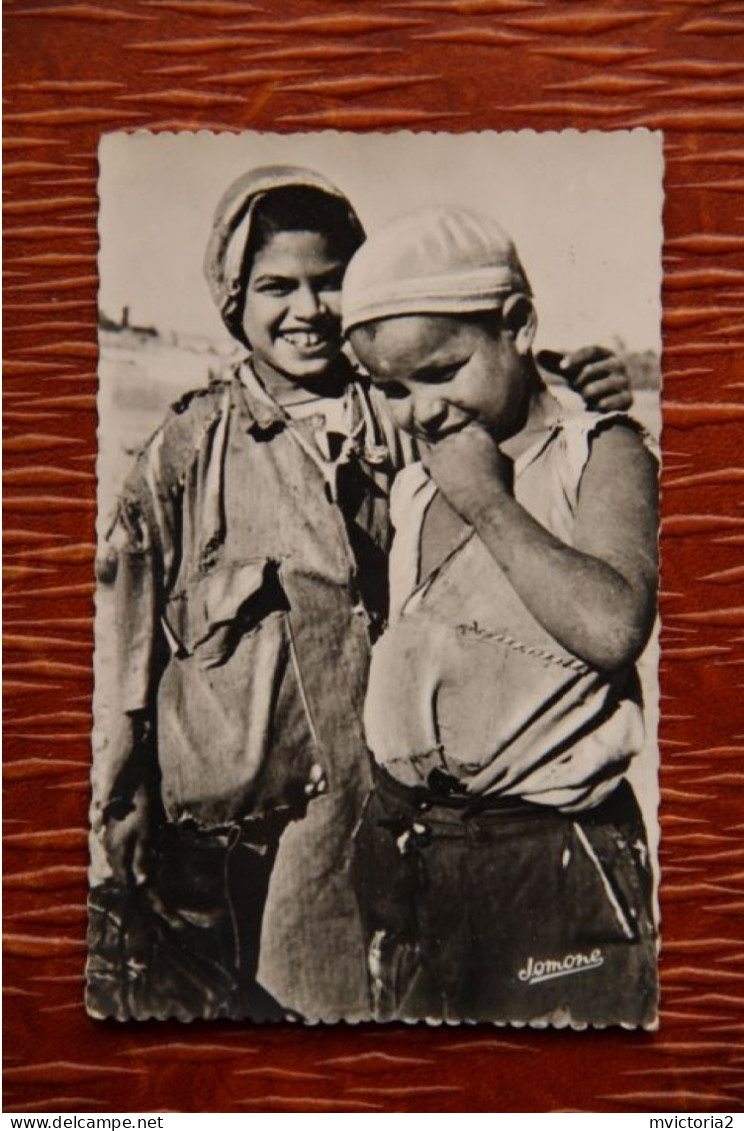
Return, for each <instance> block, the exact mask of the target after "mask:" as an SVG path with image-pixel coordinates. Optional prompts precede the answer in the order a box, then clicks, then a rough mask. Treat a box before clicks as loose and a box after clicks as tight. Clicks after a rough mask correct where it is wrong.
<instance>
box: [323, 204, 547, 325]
mask: <svg viewBox="0 0 744 1131" xmlns="http://www.w3.org/2000/svg"><path fill="white" fill-rule="evenodd" d="M515 291H518V292H520V293H522V294H531V290H530V285H529V283H528V281H527V276H526V275H525V272H524V269H523V267H522V264H521V263H520V262H519V256H518V255H517V249H516V247H515V246H514V243H513V242H512V240H511V239H510V237H509V236H508V235H507V234H506V232H505V231H504V230H503V228H501V227H500V226H499V225H498V224H497V223H496V222H495V221H494V220H491V219H490V217H487V216H475V215H473V214H472V213H470V212H465V211H463V210H461V209H458V208H443V207H442V208H426V209H423V210H422V211H420V212H415V213H413V214H411V215H408V216H400V217H398V218H397V219H396V220H393V221H392V222H391V223H389V224H387V225H386V226H385V227H383V228H380V229H379V230H378V231H376V232H374V233H373V234H372V235H371V236H369V237H368V238H367V241H366V243H364V244H363V245H362V246H361V248H360V249H359V250H358V251H357V252H356V254H355V255H354V256H353V257H352V259H351V262H350V263H349V266H348V269H347V271H346V275H345V278H344V285H343V294H342V317H343V326H344V331H345V332H347V333H348V331H349V330H351V329H352V328H353V327H354V326H358V325H360V324H361V323H363V322H372V321H375V320H376V319H378V318H390V317H394V316H395V315H400V314H453V315H457V314H472V313H476V312H478V311H485V310H491V309H493V308H498V307H499V306H501V304H502V303H503V301H504V299H505V298H506V297H507V296H508V295H509V294H512V293H514V292H515Z"/></svg>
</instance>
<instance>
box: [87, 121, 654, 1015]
mask: <svg viewBox="0 0 744 1131" xmlns="http://www.w3.org/2000/svg"><path fill="white" fill-rule="evenodd" d="M99 159H100V180H99V234H100V254H99V278H100V289H99V394H98V403H99V432H98V521H97V538H98V549H97V559H96V580H97V588H96V652H95V695H94V714H95V730H94V735H93V762H92V786H93V801H92V806H91V833H90V844H91V864H90V893H89V920H88V960H87V968H86V1006H87V1009H88V1013H89V1014H90V1015H91V1016H92V1017H94V1018H101V1019H103V1018H115V1019H117V1020H120V1021H130V1020H131V1021H133V1020H147V1019H150V1018H159V1019H166V1018H177V1019H180V1020H184V1021H186V1020H192V1019H196V1018H201V1019H220V1018H229V1019H232V1020H238V1021H240V1020H245V1021H251V1022H280V1023H294V1024H303V1023H307V1024H309V1023H316V1022H326V1023H332V1022H338V1021H353V1022H359V1021H369V1022H375V1021H376V1022H421V1023H430V1024H443V1023H446V1024H458V1023H476V1022H479V1023H485V1024H499V1025H506V1024H512V1025H534V1026H554V1027H573V1028H576V1029H586V1028H593V1027H596V1028H605V1027H607V1026H611V1025H613V1026H618V1025H619V1026H623V1027H625V1028H628V1029H638V1030H643V1029H655V1028H656V1027H657V1025H658V953H659V945H660V943H659V917H658V890H659V883H660V876H659V869H658V821H657V808H658V796H659V795H658V763H659V757H658V744H657V726H658V713H659V691H658V659H659V652H658V617H657V594H658V476H659V458H660V457H659V447H658V444H659V430H660V419H661V417H660V365H661V357H660V355H661V246H662V237H663V230H662V205H663V192H662V176H663V162H662V138H661V135H660V134H659V133H654V132H650V131H648V130H641V129H639V130H631V131H614V132H613V131H591V132H586V133H580V132H578V131H575V130H567V131H564V132H554V133H542V134H541V133H535V132H533V131H524V132H520V133H497V132H482V133H463V134H445V133H419V134H416V133H409V132H399V133H395V132H393V133H387V134H383V133H368V134H359V133H339V132H323V133H304V134H268V133H263V134H261V133H236V134H227V133H225V134H213V133H209V132H206V131H204V132H200V133H182V134H178V133H171V134H167V133H163V134H155V133H147V132H144V131H142V132H134V133H114V134H108V135H105V136H104V137H103V138H102V141H101V145H100V150H99ZM352 1037H353V1034H352Z"/></svg>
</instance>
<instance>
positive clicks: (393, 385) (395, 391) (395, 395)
mask: <svg viewBox="0 0 744 1131" xmlns="http://www.w3.org/2000/svg"><path fill="white" fill-rule="evenodd" d="M380 388H381V389H382V391H383V393H384V394H385V396H386V397H387V398H388V400H390V401H402V400H403V399H404V398H405V397H407V396H409V392H408V389H407V388H406V387H405V385H400V384H399V383H398V382H397V381H385V383H384V384H382V385H380Z"/></svg>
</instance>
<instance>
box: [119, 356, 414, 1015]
mask: <svg viewBox="0 0 744 1131" xmlns="http://www.w3.org/2000/svg"><path fill="white" fill-rule="evenodd" d="M259 392H260V389H257V388H256V382H255V377H253V376H252V374H251V372H250V370H249V369H248V368H247V367H246V366H245V365H244V366H243V367H242V368H241V367H238V368H237V369H236V370H235V372H234V373H233V374H232V376H231V378H230V379H229V380H227V381H225V382H218V383H215V384H213V385H210V386H209V387H207V388H205V389H203V390H200V391H198V392H196V393H194V394H191V395H189V396H187V397H185V398H184V399H183V400H182V401H181V402H180V403H179V404H177V405H176V406H175V407H174V409H173V410H172V412H171V413H170V415H169V416H168V418H167V419H166V421H165V423H164V424H163V425H162V427H161V428H160V429H159V430H158V431H157V432H156V434H155V435H154V437H153V438H152V440H151V441H150V443H149V444H148V445H147V446H146V448H145V449H144V451H143V452H142V453H141V454H140V456H139V457H138V459H137V462H136V464H135V467H134V469H133V471H132V473H131V475H130V476H129V479H128V481H127V483H126V486H125V489H124V491H123V494H122V498H121V503H120V509H119V517H118V521H117V524H116V527H115V530H114V534H113V539H114V541H115V544H116V546H117V549H118V553H119V571H118V576H117V594H116V602H117V621H118V637H119V648H120V663H119V672H120V674H119V695H120V702H119V713H120V716H121V717H122V718H141V719H142V720H144V723H145V728H146V729H147V728H148V727H149V728H150V729H151V731H154V733H155V739H154V741H153V742H152V743H150V744H149V746H148V748H147V749H148V751H149V754H147V752H146V753H145V755H144V760H145V761H146V759H147V757H149V759H150V762H151V763H152V762H153V761H155V762H156V763H157V765H156V766H155V770H156V777H157V778H158V779H159V786H160V795H161V799H162V804H163V807H164V809H165V813H166V816H167V817H168V819H170V820H172V821H181V820H185V819H191V820H193V821H195V822H197V823H198V824H199V825H201V826H207V827H209V826H220V825H225V824H229V823H233V822H237V821H240V820H241V819H243V818H244V817H246V816H251V815H255V814H260V813H266V812H270V811H272V810H274V809H276V808H278V807H289V810H290V811H293V809H295V808H296V810H297V812H298V814H299V812H300V811H301V799H303V798H304V796H305V792H306V791H305V787H306V785H308V783H309V781H310V778H311V771H312V773H313V774H315V775H316V778H317V772H318V771H317V770H315V769H314V767H317V766H319V767H320V768H321V770H322V772H323V775H324V780H325V782H326V783H327V792H326V793H325V794H324V795H323V796H321V797H319V798H317V799H316V800H314V801H312V802H311V803H310V805H309V807H308V811H307V814H306V815H305V816H304V817H303V818H302V819H301V820H298V821H297V822H296V823H295V824H293V825H292V826H290V829H289V830H288V832H287V833H285V836H284V839H283V841H282V845H281V847H280V853H279V858H278V859H277V864H276V868H275V875H274V878H273V879H272V889H271V891H270V894H269V903H268V906H267V910H266V914H265V919H264V923H265V929H264V939H263V940H262V963H264V967H265V968H264V970H263V975H262V977H263V980H264V981H265V982H266V984H267V985H268V988H269V989H271V990H272V991H273V992H275V993H276V995H277V997H279V998H280V1000H282V1001H283V1002H285V1004H287V1005H291V1006H293V1007H294V1008H296V1009H299V1010H300V1011H301V1012H303V1013H305V1015H309V1016H313V1015H315V1016H324V1017H329V1016H333V1015H334V1014H341V1013H346V1014H354V1012H355V1011H360V1010H363V1005H364V1002H363V989H362V987H363V984H364V974H363V969H361V966H360V967H359V968H357V966H356V964H355V963H356V957H357V943H359V947H358V959H359V963H361V961H362V959H361V943H360V941H359V940H358V937H357V926H356V910H355V907H354V905H353V898H352V896H351V892H350V889H349V888H348V884H347V880H346V876H345V856H346V853H347V852H348V845H349V841H350V835H351V831H352V829H353V827H354V825H355V823H356V821H357V819H358V815H359V810H360V806H361V802H362V800H363V797H364V796H365V794H366V792H367V790H368V788H369V770H368V764H367V756H366V752H365V744H364V738H363V730H362V708H363V702H364V693H365V688H366V682H367V673H368V661H369V648H370V641H371V638H372V637H373V636H374V635H375V632H376V630H377V627H378V625H379V624H380V622H381V620H382V617H383V616H384V615H385V611H386V605H387V588H386V587H387V567H386V555H387V551H388V548H389V543H390V538H391V531H390V524H389V516H388V497H389V489H390V483H391V478H392V475H393V473H394V471H395V468H396V466H398V465H400V463H401V462H402V461H403V459H404V458H405V454H404V451H403V449H402V446H401V442H400V440H399V439H398V437H397V434H396V433H395V431H394V429H393V428H392V426H391V425H390V424H389V422H387V418H386V417H385V415H384V411H383V410H382V409H381V406H380V402H379V400H378V396H377V394H376V393H375V392H374V390H368V389H367V388H366V387H365V386H364V385H363V384H362V383H360V382H359V381H356V380H355V379H353V378H352V374H351V371H350V372H349V384H348V388H347V393H346V396H347V401H348V412H349V414H350V421H351V428H350V432H351V438H350V439H349V438H347V439H346V441H345V442H344V441H342V439H341V438H340V437H339V438H336V437H329V438H328V439H329V442H330V444H331V447H334V445H335V449H336V450H335V451H330V452H328V454H329V455H330V457H331V458H328V459H324V458H323V457H322V456H319V454H318V451H317V448H316V446H315V445H314V438H313V432H314V430H315V429H317V428H318V426H319V423H320V422H319V421H317V420H313V419H312V418H310V419H307V420H302V421H290V420H289V418H288V417H287V416H286V415H285V413H284V412H283V410H282V409H281V408H280V407H279V406H278V405H276V404H274V403H272V402H270V401H268V400H267V398H266V395H265V394H263V395H258V393H259ZM129 733H130V732H129V731H128V729H127V728H126V727H124V728H122V734H123V735H124V738H123V739H122V740H121V741H119V742H118V743H117V742H114V743H113V745H112V747H111V748H110V750H109V757H108V765H107V771H108V772H107V774H106V775H105V776H106V787H105V792H106V793H107V795H108V796H109V797H116V796H121V794H122V792H123V791H126V790H131V789H133V788H134V787H135V786H136V785H137V784H138V778H139V777H140V776H141V775H140V773H138V772H134V771H133V767H134V766H135V765H136V764H137V763H138V761H139V762H142V761H143V752H142V750H141V749H140V750H136V749H134V748H133V744H132V743H131V742H128V741H127V738H126V736H127V735H128V734H129ZM152 768H153V767H152V765H151V766H150V769H152ZM105 800H106V798H105V797H104V798H103V801H104V802H105Z"/></svg>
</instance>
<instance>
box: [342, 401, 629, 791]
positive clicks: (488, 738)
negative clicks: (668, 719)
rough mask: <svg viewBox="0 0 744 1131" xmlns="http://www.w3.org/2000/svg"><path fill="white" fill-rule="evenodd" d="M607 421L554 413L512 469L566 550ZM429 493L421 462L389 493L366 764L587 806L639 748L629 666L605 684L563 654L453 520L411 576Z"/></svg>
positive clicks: (517, 491)
mask: <svg viewBox="0 0 744 1131" xmlns="http://www.w3.org/2000/svg"><path fill="white" fill-rule="evenodd" d="M622 419H623V420H625V418H622ZM617 422H618V418H617V416H605V417H603V416H599V415H597V414H595V413H588V412H581V413H578V414H575V415H564V416H563V417H562V418H561V419H559V420H558V421H557V422H556V423H555V424H554V425H552V426H551V427H550V428H548V429H546V431H545V432H544V434H542V435H541V436H540V437H539V438H538V439H537V440H536V441H535V443H533V444H532V445H531V446H530V447H529V448H528V449H527V450H526V451H524V452H523V453H522V454H521V455H520V456H519V457H518V458H517V460H516V462H515V466H514V495H515V498H516V499H517V500H518V501H519V502H520V503H521V504H522V506H523V507H524V508H525V509H526V510H527V511H528V512H529V513H530V514H531V515H533V517H535V518H536V519H537V520H538V522H540V523H541V524H542V525H543V526H544V527H545V528H546V529H547V530H549V531H551V533H553V534H555V535H556V536H557V537H558V538H560V539H561V540H562V541H564V542H566V543H567V544H568V545H571V542H572V532H573V526H574V515H575V511H576V507H577V502H578V491H579V484H580V481H581V476H582V473H583V470H584V467H585V466H586V462H587V460H588V458H589V454H590V449H591V442H592V437H593V436H594V435H595V434H596V433H597V432H598V431H599V430H600V429H602V428H607V427H610V426H612V425H613V424H615V425H616V424H617ZM435 495H436V487H435V485H434V483H433V481H432V480H431V479H430V478H429V476H428V474H427V473H426V472H425V471H424V469H423V467H422V465H421V464H415V465H413V466H411V467H409V468H407V469H406V470H405V471H403V472H402V473H401V475H400V476H399V477H398V479H397V480H396V483H395V487H394V490H393V521H394V524H395V528H396V536H395V542H394V546H393V554H392V559H391V618H390V620H391V623H390V626H389V628H388V630H387V631H386V632H385V634H384V635H383V636H382V638H381V639H380V640H379V641H378V643H377V644H376V645H375V648H374V652H373V659H372V667H371V673H370V684H369V692H368V697H367V704H366V711H365V724H366V729H367V736H368V743H369V746H370V749H371V750H372V752H373V754H374V757H375V759H376V761H377V762H378V763H379V764H381V765H383V766H384V767H385V768H386V770H387V771H388V772H389V773H390V774H391V775H392V776H393V777H395V778H396V779H397V780H398V781H400V782H401V783H403V784H405V785H410V786H416V785H421V784H424V783H426V781H427V779H428V776H429V774H430V773H431V771H432V770H435V769H438V770H440V771H443V772H444V773H446V774H448V775H450V776H451V777H452V778H454V779H455V780H456V781H457V782H459V783H460V787H461V788H462V789H463V791H466V792H468V793H471V794H473V795H474V796H478V795H483V794H493V795H503V796H514V797H520V798H523V799H525V800H528V801H531V802H535V803H539V804H544V805H551V806H555V807H557V808H561V809H564V810H572V809H582V808H587V807H591V806H593V805H596V804H598V803H599V802H600V801H601V800H602V799H603V798H604V797H606V796H607V795H608V794H609V793H610V792H611V791H612V790H613V789H614V788H615V786H616V785H617V783H618V781H619V780H620V778H621V777H622V775H623V773H624V772H625V770H626V769H627V767H628V764H629V761H630V759H631V758H632V757H633V756H634V755H635V754H636V753H637V752H638V751H639V750H640V749H641V747H642V744H643V725H642V713H641V706H640V690H639V683H638V679H637V676H636V672H635V670H634V669H632V668H630V669H628V670H625V671H621V672H618V673H616V674H614V675H612V676H607V675H604V674H603V673H601V672H598V671H596V670H594V669H593V668H590V667H589V666H588V665H587V664H585V663H584V662H583V661H582V660H580V659H579V658H578V657H576V656H574V655H572V654H571V653H570V652H568V651H567V650H566V649H565V648H563V647H562V646H561V645H560V644H559V643H558V641H556V640H555V639H554V638H553V637H552V636H551V635H550V634H549V633H548V632H547V631H546V630H545V629H544V628H543V627H542V625H540V624H539V623H538V621H537V620H536V619H535V618H534V617H533V616H532V614H531V612H530V611H529V609H528V608H527V607H526V606H525V605H524V603H523V602H522V600H521V599H520V597H519V596H518V594H517V592H516V590H515V589H514V588H513V587H512V585H511V584H510V583H509V581H508V579H507V577H506V575H505V574H504V572H503V571H502V569H501V568H500V566H499V565H498V564H497V562H496V561H495V560H494V559H493V557H492V556H491V555H490V554H489V552H488V550H487V548H486V546H485V545H484V544H483V542H482V541H481V540H480V539H479V538H478V536H477V535H476V534H475V532H474V531H473V530H472V528H471V527H469V526H467V524H466V523H464V522H462V521H461V520H458V522H459V523H460V528H461V529H460V536H459V538H455V539H454V541H453V544H452V545H451V546H450V547H449V548H448V549H447V550H446V552H444V555H443V557H442V556H441V555H440V560H439V561H438V562H436V564H435V567H434V568H433V569H431V570H430V571H429V572H428V573H427V575H426V576H424V577H419V569H420V561H421V555H420V543H421V530H422V526H423V521H424V516H425V514H426V511H427V508H428V506H429V505H430V504H431V502H432V500H433V498H434V497H435Z"/></svg>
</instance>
